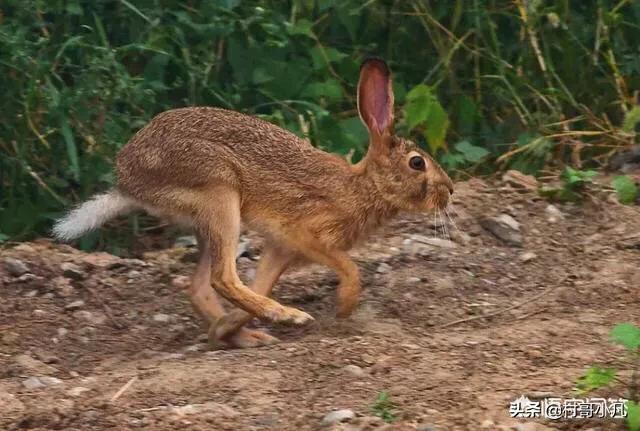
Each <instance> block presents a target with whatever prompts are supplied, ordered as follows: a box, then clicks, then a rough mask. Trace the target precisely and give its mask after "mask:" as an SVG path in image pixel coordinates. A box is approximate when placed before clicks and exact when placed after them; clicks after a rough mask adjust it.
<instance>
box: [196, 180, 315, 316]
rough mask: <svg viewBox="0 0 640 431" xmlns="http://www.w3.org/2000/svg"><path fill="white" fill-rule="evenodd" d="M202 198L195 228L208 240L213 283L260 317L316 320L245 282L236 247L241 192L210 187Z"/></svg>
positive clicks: (246, 309) (226, 294)
mask: <svg viewBox="0 0 640 431" xmlns="http://www.w3.org/2000/svg"><path fill="white" fill-rule="evenodd" d="M209 193H210V195H209V196H210V197H211V198H213V197H215V198H214V199H211V198H210V199H209V200H207V201H206V202H201V203H200V205H201V208H200V211H199V215H198V217H196V220H195V221H196V228H197V229H198V230H199V232H200V234H201V235H202V236H203V237H204V238H206V240H207V241H208V243H209V249H210V250H211V257H212V267H211V268H212V271H211V276H212V285H213V287H214V288H215V290H216V291H217V292H218V293H219V294H220V295H221V296H223V297H224V298H225V299H227V300H228V301H230V302H231V303H232V304H234V305H235V306H237V307H240V308H242V309H243V310H245V311H247V312H248V313H250V314H253V315H255V316H256V317H258V318H259V319H261V320H268V321H272V322H276V323H285V324H295V325H302V324H305V323H308V322H310V321H312V320H313V317H311V316H310V315H309V314H307V313H305V312H303V311H301V310H298V309H295V308H291V307H285V306H283V305H281V304H279V303H278V302H277V301H274V300H273V299H271V298H267V297H266V296H262V295H260V294H258V293H256V292H254V291H252V290H251V289H249V288H248V287H247V286H245V285H244V284H243V283H242V281H241V280H240V278H239V277H238V273H237V271H236V259H235V255H236V247H237V244H238V239H239V237H240V195H239V193H238V192H237V191H235V190H234V189H232V188H230V187H228V186H217V187H215V188H214V190H211V191H210V192H209Z"/></svg>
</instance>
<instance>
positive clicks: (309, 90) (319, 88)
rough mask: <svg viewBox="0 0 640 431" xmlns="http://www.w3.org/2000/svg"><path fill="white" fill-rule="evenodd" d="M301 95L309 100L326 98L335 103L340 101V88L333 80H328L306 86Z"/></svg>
mask: <svg viewBox="0 0 640 431" xmlns="http://www.w3.org/2000/svg"><path fill="white" fill-rule="evenodd" d="M302 95H303V96H305V97H311V98H317V97H326V98H327V99H330V100H334V101H335V100H340V99H342V87H341V86H340V83H339V82H338V81H336V80H335V79H328V80H326V81H325V82H314V83H311V84H309V85H307V86H306V87H305V89H304V91H303V92H302Z"/></svg>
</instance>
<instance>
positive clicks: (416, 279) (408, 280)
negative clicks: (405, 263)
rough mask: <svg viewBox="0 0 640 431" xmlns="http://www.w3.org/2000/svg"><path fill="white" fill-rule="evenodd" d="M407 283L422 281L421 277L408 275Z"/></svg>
mask: <svg viewBox="0 0 640 431" xmlns="http://www.w3.org/2000/svg"><path fill="white" fill-rule="evenodd" d="M407 283H409V284H418V283H422V279H421V278H420V277H409V278H407Z"/></svg>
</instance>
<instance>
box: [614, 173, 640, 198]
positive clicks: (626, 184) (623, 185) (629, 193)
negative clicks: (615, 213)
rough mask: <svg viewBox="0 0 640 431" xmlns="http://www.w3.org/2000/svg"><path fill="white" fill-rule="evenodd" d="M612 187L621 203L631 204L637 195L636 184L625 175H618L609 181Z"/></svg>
mask: <svg viewBox="0 0 640 431" xmlns="http://www.w3.org/2000/svg"><path fill="white" fill-rule="evenodd" d="M611 184H612V185H613V188H614V189H616V193H617V194H618V200H619V201H620V202H621V203H623V204H627V205H628V204H632V203H634V202H635V201H636V198H637V197H638V186H637V185H636V183H635V182H634V181H633V180H632V179H631V178H630V177H629V176H627V175H620V176H618V177H615V178H614V179H613V181H611Z"/></svg>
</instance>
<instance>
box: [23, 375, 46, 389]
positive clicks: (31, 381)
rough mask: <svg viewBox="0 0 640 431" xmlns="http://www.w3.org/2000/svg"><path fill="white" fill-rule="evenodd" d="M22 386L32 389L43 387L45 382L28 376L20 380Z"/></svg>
mask: <svg viewBox="0 0 640 431" xmlns="http://www.w3.org/2000/svg"><path fill="white" fill-rule="evenodd" d="M22 386H24V387H25V388H26V389H28V390H30V391H32V390H34V389H40V388H44V387H45V384H44V383H42V382H41V381H40V379H39V378H37V377H29V378H28V379H26V380H24V381H23V382H22Z"/></svg>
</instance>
